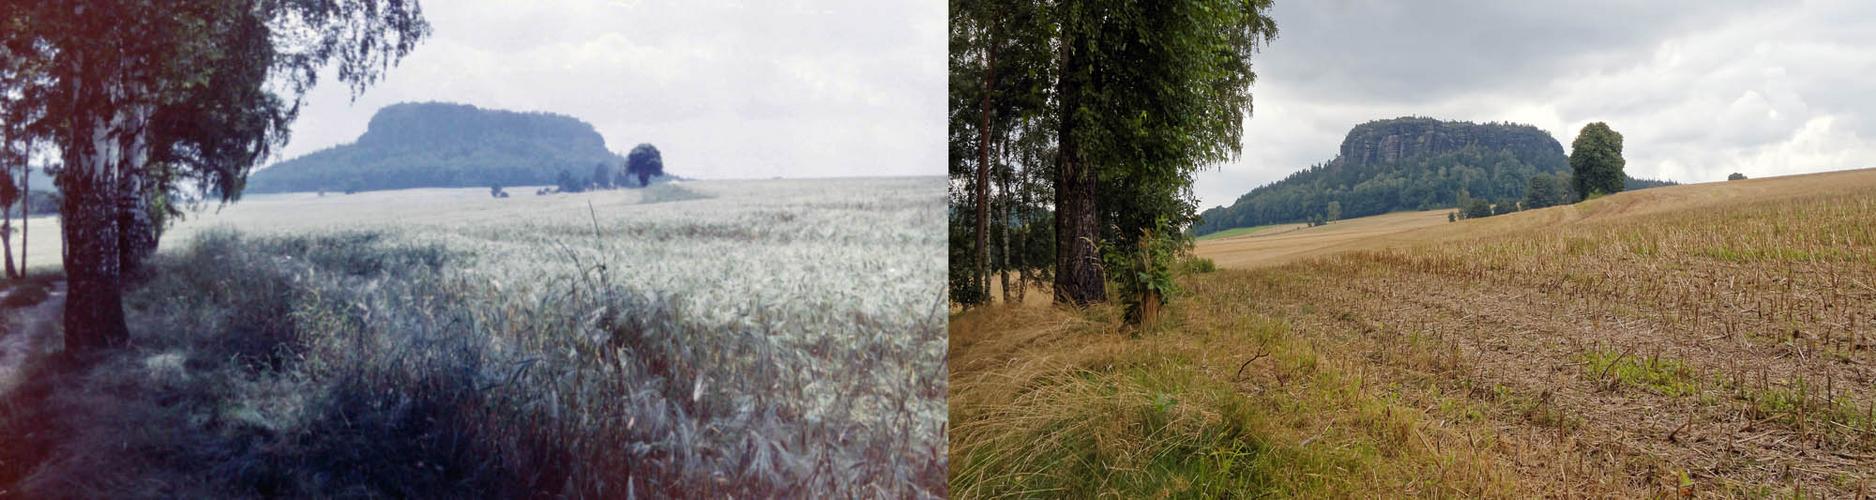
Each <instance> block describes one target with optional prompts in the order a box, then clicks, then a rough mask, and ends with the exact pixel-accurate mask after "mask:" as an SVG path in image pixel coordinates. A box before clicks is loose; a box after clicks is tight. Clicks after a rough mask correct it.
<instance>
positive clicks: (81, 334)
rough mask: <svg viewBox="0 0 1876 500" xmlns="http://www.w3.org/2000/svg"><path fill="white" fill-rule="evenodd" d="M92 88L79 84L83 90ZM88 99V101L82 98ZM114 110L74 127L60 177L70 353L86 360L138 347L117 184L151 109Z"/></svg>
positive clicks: (115, 93) (112, 89)
mask: <svg viewBox="0 0 1876 500" xmlns="http://www.w3.org/2000/svg"><path fill="white" fill-rule="evenodd" d="M86 83H87V82H82V81H78V82H74V83H73V85H79V86H81V87H80V88H81V89H82V88H84V87H82V86H83V85H85V84H86ZM91 85H94V86H100V87H104V88H103V89H101V90H97V91H95V92H99V93H101V94H104V95H102V96H100V97H101V98H103V101H104V102H106V103H115V102H117V101H118V100H119V99H121V98H122V96H123V95H124V92H123V89H122V88H121V87H118V86H116V85H98V84H91ZM80 92H81V93H80V95H84V94H83V93H82V92H83V90H81V91H80ZM92 109H103V110H110V111H106V112H100V113H96V114H95V115H94V116H90V117H87V118H80V119H74V120H73V122H72V123H73V125H72V128H73V130H69V131H68V133H70V134H71V139H72V140H71V141H70V142H69V144H71V145H72V146H74V147H67V148H64V151H63V154H64V157H65V158H64V159H65V171H64V172H61V173H60V174H59V176H60V187H61V188H63V191H64V193H63V194H64V199H63V200H62V201H61V202H60V204H59V216H60V224H59V226H60V228H59V229H60V232H61V233H62V235H63V236H64V237H65V245H64V246H65V255H64V264H65V275H66V281H67V295H66V299H65V317H64V320H65V351H66V352H67V353H68V354H79V353H85V352H91V351H95V350H98V349H101V348H105V347H114V346H121V345H124V344H125V343H127V342H128V341H129V339H130V333H129V329H128V328H126V326H125V324H124V294H123V282H122V268H121V267H120V265H119V264H120V263H119V261H118V245H119V242H118V239H119V235H118V224H117V207H118V201H117V198H118V196H117V195H118V189H117V187H118V186H117V180H118V179H117V176H118V175H119V174H120V172H119V170H120V167H122V166H123V165H124V158H125V154H124V152H125V150H126V146H127V145H129V144H126V143H134V142H136V141H138V140H140V139H137V138H127V137H126V135H137V134H125V133H124V132H125V131H129V130H141V129H142V128H143V127H142V125H143V124H142V123H141V122H142V121H144V120H147V118H148V116H147V114H146V112H145V111H144V110H143V109H140V108H135V107H120V106H115V105H105V106H95V107H93V108H92Z"/></svg>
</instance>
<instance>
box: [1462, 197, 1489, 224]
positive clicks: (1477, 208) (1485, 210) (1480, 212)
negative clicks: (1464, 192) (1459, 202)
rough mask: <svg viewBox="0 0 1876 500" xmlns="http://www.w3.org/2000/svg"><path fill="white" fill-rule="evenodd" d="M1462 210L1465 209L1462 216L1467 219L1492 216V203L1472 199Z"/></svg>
mask: <svg viewBox="0 0 1876 500" xmlns="http://www.w3.org/2000/svg"><path fill="white" fill-rule="evenodd" d="M1463 208H1465V214H1464V215H1465V217H1466V218H1467V219H1477V218H1481V217H1491V216H1492V202H1489V201H1485V199H1484V198H1473V199H1472V200H1471V201H1470V202H1467V203H1466V206H1465V207H1463Z"/></svg>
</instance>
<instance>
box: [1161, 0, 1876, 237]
mask: <svg viewBox="0 0 1876 500" xmlns="http://www.w3.org/2000/svg"><path fill="white" fill-rule="evenodd" d="M1271 14H1272V16H1273V17H1274V18H1275V20H1276V22H1277V28H1278V37H1277V39H1276V40H1274V41H1273V42H1272V43H1271V44H1270V45H1269V46H1267V47H1265V48H1264V50H1263V52H1261V53H1259V54H1257V55H1256V56H1255V57H1253V59H1252V65H1253V67H1254V69H1255V71H1256V72H1257V76H1258V79H1257V83H1256V84H1255V85H1253V86H1252V95H1253V109H1252V113H1251V117H1250V119H1249V120H1247V121H1246V122H1245V124H1244V125H1245V131H1244V143H1243V150H1242V155H1241V156H1240V157H1239V158H1238V159H1237V160H1235V161H1232V162H1229V163H1227V164H1224V165H1220V166H1218V167H1216V168H1213V169H1210V170H1207V171H1204V172H1202V173H1200V174H1199V175H1198V176H1197V177H1196V178H1195V179H1194V182H1195V185H1194V191H1195V194H1197V195H1198V196H1199V198H1200V208H1201V209H1204V208H1209V207H1213V206H1218V205H1228V204H1230V203H1232V202H1233V201H1235V200H1236V199H1237V198H1238V196H1241V195H1243V194H1244V193H1245V192H1248V191H1250V190H1251V189H1252V188H1254V187H1257V186H1260V185H1264V184H1268V183H1271V182H1274V181H1277V180H1280V179H1282V178H1283V177H1284V176H1286V175H1289V174H1290V173H1292V172H1295V171H1297V170H1301V169H1303V168H1307V167H1309V166H1310V165H1314V164H1317V163H1322V162H1325V161H1328V160H1330V159H1332V158H1334V156H1335V153H1336V151H1337V147H1338V146H1339V145H1340V144H1341V141H1342V138H1343V136H1344V135H1345V134H1346V133H1347V132H1348V129H1349V128H1351V127H1353V126H1355V125H1358V124H1360V123H1363V122H1367V121H1371V120H1377V119H1384V118H1394V117H1400V116H1409V115H1415V116H1429V117H1434V118H1441V119H1448V120H1469V121H1476V122H1487V121H1510V122H1517V123H1528V124H1531V125H1536V126H1537V127H1539V128H1542V129H1544V130H1547V131H1549V132H1550V134H1551V136H1552V137H1555V138H1556V139H1557V141H1558V142H1560V143H1562V144H1563V146H1564V149H1565V150H1566V151H1567V150H1568V149H1569V147H1570V141H1571V140H1573V139H1575V138H1576V133H1577V131H1579V130H1581V129H1582V127H1583V126H1584V125H1586V124H1588V123H1590V122H1596V121H1601V122H1606V123H1608V124H1609V126H1610V127H1612V128H1614V129H1615V130H1616V131H1617V132H1620V133H1622V135H1623V136H1624V144H1623V146H1624V149H1623V156H1624V157H1625V158H1626V159H1627V160H1628V167H1627V171H1628V173H1629V175H1631V176H1635V177H1646V178H1665V179H1671V180H1675V181H1679V182H1683V183H1686V182H1708V181H1718V180H1723V179H1725V178H1726V175H1727V174H1730V173H1732V172H1740V173H1744V174H1746V175H1747V176H1749V177H1765V176H1773V175H1784V174H1795V173H1806V172H1821V171H1829V170H1843V169H1850V168H1866V167H1876V2H1869V1H1867V0H1839V1H1779V2H1769V1H1738V0H1710V1H1681V2H1668V1H1649V2H1634V1H1607V0H1599V1H1571V2H1542V1H1540V2H1523V1H1519V2H1504V1H1496V0H1478V1H1459V0H1430V1H1417V2H1395V1H1380V0H1277V1H1276V5H1275V7H1274V8H1273V9H1272V12H1271Z"/></svg>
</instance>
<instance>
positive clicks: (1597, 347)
mask: <svg viewBox="0 0 1876 500" xmlns="http://www.w3.org/2000/svg"><path fill="white" fill-rule="evenodd" d="M1415 216H1417V214H1395V215H1389V216H1380V217H1376V218H1371V219H1368V220H1364V219H1357V220H1352V221H1344V222H1338V223H1334V224H1330V225H1328V226H1324V227H1320V228H1312V229H1308V230H1300V231H1295V232H1291V233H1284V235H1287V236H1289V237H1291V238H1292V239H1290V240H1289V241H1281V240H1279V238H1281V237H1283V236H1282V235H1275V234H1272V235H1253V236H1249V237H1243V238H1233V239H1222V240H1212V241H1204V242H1200V243H1199V245H1198V250H1197V253H1198V254H1199V255H1200V256H1208V257H1212V258H1215V259H1217V260H1218V262H1219V264H1220V267H1227V268H1230V267H1237V268H1238V269H1226V270H1221V271H1219V272H1215V273H1209V274H1198V275H1189V276H1185V277H1183V278H1181V279H1182V284H1183V285H1184V286H1185V287H1186V294H1185V295H1182V296H1181V297H1178V300H1177V301H1176V302H1175V303H1174V305H1173V306H1172V307H1171V308H1170V309H1169V311H1168V312H1169V314H1168V318H1167V319H1166V320H1165V321H1164V322H1162V323H1161V324H1159V325H1155V326H1153V327H1151V328H1147V329H1144V330H1133V329H1130V328H1126V327H1122V326H1118V324H1117V320H1116V314H1115V313H1114V311H1112V310H1110V309H1108V308H1095V309H1091V310H1089V311H1086V312H1073V311H1064V310H1055V309H1049V308H1035V307H998V308H990V309H985V310H980V311H972V312H970V313H965V314H962V315H956V316H953V319H952V325H951V330H952V331H951V335H952V346H951V354H950V356H951V364H952V366H953V369H954V375H953V377H954V378H953V388H954V392H953V396H952V399H953V406H952V420H951V424H952V425H953V426H954V433H953V436H954V442H953V444H952V453H953V464H954V469H953V472H952V482H953V488H954V491H958V492H961V493H963V494H964V496H997V495H1000V494H1004V493H1009V492H1015V491H1025V490H1039V491H1063V492H1070V493H1071V494H1083V493H1085V494H1102V493H1115V494H1122V495H1128V494H1148V495H1151V494H1165V493H1182V492H1185V493H1204V492H1205V491H1206V490H1203V489H1202V488H1203V487H1205V486H1204V485H1205V484H1207V483H1208V482H1209V483H1218V484H1228V485H1232V486H1233V487H1234V488H1236V489H1238V490H1240V491H1242V490H1251V491H1259V492H1264V493H1270V494H1278V495H1285V496H1291V495H1295V496H1317V495H1331V496H1345V495H1353V496H1369V495H1401V494H1405V495H1412V496H1501V497H1529V496H1618V497H1634V496H1681V495H1693V496H1702V497H1708V496H1719V497H1767V496H1791V495H1801V496H1820V497H1856V496H1858V495H1867V494H1869V493H1868V492H1869V491H1870V490H1871V488H1872V483H1873V482H1876V475H1873V473H1872V471H1876V223H1873V222H1872V221H1876V170H1858V171H1846V172H1835V173H1829V174H1816V175H1805V176H1792V177H1782V178H1767V179H1754V180H1749V181H1736V182H1725V183H1712V184H1700V185H1688V186H1680V187H1668V188H1658V189H1650V190H1644V191H1637V192H1632V193H1623V194H1619V195H1615V196H1609V197H1605V198H1600V199H1597V200H1591V201H1588V202H1584V203H1581V204H1577V205H1572V206H1565V207H1556V208H1550V209H1543V210H1534V211H1526V212H1521V213H1516V214H1510V215H1505V216H1498V217H1491V218H1485V219H1475V220H1469V221H1461V222H1457V223H1447V222H1445V221H1444V220H1443V219H1444V217H1443V216H1441V217H1440V219H1442V220H1439V221H1438V223H1437V224H1433V223H1428V224H1420V225H1418V227H1413V228H1408V229H1404V230H1399V231H1393V230H1380V229H1377V228H1374V227H1371V226H1372V225H1373V224H1375V223H1376V222H1377V220H1379V219H1382V218H1386V217H1393V218H1397V219H1398V218H1407V217H1415ZM1405 224H1409V225H1411V222H1407V223H1405ZM1338 225H1340V226H1343V227H1341V228H1338V227H1337V226H1338ZM1310 231H1316V232H1317V233H1316V234H1315V235H1313V236H1312V238H1313V239H1314V240H1315V241H1317V242H1321V244H1320V245H1317V246H1314V247H1313V250H1310V251H1296V248H1297V247H1296V246H1295V245H1297V244H1298V242H1299V241H1300V240H1297V239H1294V237H1295V236H1298V235H1304V234H1305V233H1308V232H1310ZM1352 233H1366V235H1362V234H1352ZM1265 238H1269V239H1268V240H1266V241H1258V240H1260V239H1265ZM1258 245H1265V246H1268V247H1270V248H1279V249H1289V251H1287V252H1286V255H1281V256H1278V257H1277V258H1274V259H1271V260H1246V259H1241V258H1239V257H1237V256H1239V255H1243V254H1242V252H1245V251H1247V249H1253V248H1258ZM1113 416H1119V417H1120V418H1113ZM1027 442H1039V443H1048V444H1050V445H1053V447H1054V448H1051V449H1060V450H1065V451H1062V452H1060V453H1056V452H1050V453H1040V452H1039V451H1038V449H1037V448H1028V447H1027V446H1028V445H1027V444H1024V443H1027ZM1064 464H1069V465H1068V466H1064ZM1200 479H1205V480H1206V481H1200Z"/></svg>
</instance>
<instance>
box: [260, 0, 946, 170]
mask: <svg viewBox="0 0 1876 500" xmlns="http://www.w3.org/2000/svg"><path fill="white" fill-rule="evenodd" d="M423 9H424V13H425V15H426V17H427V18H428V19H429V20H430V23H431V25H432V27H433V28H434V34H433V36H432V37H431V38H430V39H428V40H426V41H425V42H423V44H421V45H419V46H418V47H417V49H416V51H414V52H412V53H411V55H410V57H409V58H407V59H405V60H404V62H403V63H402V64H401V65H399V66H398V67H396V68H393V69H392V70H391V71H390V74H389V75H388V77H387V78H386V79H385V80H384V81H382V82H380V83H378V84H377V85H376V86H374V87H372V88H371V89H370V90H368V91H367V92H366V93H365V94H364V95H363V96H361V97H360V98H359V99H358V101H357V102H356V103H353V102H350V96H349V93H348V91H347V90H346V89H345V87H344V85H342V84H339V82H338V81H337V80H336V79H334V78H331V77H327V78H326V79H325V80H324V81H323V82H321V84H320V86H319V87H317V88H315V89H314V91H313V92H312V93H311V94H309V96H308V101H307V102H306V104H305V108H303V109H302V114H301V116H300V119H299V121H298V122H296V123H295V124H294V125H293V138H292V141H291V142H290V143H289V144H288V145H287V146H286V147H285V148H284V149H283V150H282V152H281V153H282V154H281V155H280V156H277V157H276V158H274V160H275V161H279V160H283V159H288V158H292V157H296V156H299V155H303V154H306V153H310V152H313V151H317V150H319V149H323V148H326V147H330V146H333V145H336V144H341V143H346V142H351V141H353V140H355V139H357V138H358V136H359V134H362V133H364V131H365V125H366V124H367V123H368V122H369V121H370V119H371V115H372V113H373V112H376V111H377V110H378V108H381V107H384V106H386V105H389V104H394V103H398V102H406V101H447V102H458V103H466V104H473V105H476V106H480V107H484V108H499V109H510V110H518V111H548V112H554V113H561V114H565V115H570V116H573V117H575V118H579V119H581V120H584V121H586V122H588V123H591V124H593V126H594V127H595V128H597V129H598V130H599V133H600V134H601V135H603V136H605V138H606V145H607V147H608V148H610V149H612V150H613V151H616V152H619V153H621V154H623V153H624V152H626V151H629V150H630V149H631V148H632V146H633V145H635V144H638V143H641V142H650V143H653V144H656V145H657V146H658V148H659V150H660V151H661V152H662V153H663V154H664V158H665V165H666V168H667V169H668V171H670V172H671V173H674V174H677V175H682V176H687V177H701V178H735V177H772V176H777V175H781V176H789V177H819V176H856V175H867V176H874V175H943V174H944V171H945V168H944V165H945V157H944V155H945V149H944V140H945V125H944V120H945V110H944V106H945V90H946V88H945V85H946V81H945V61H946V58H945V50H946V45H945V44H946V35H945V31H946V24H945V23H946V21H945V10H946V9H945V2H944V0H914V1H900V0H895V1H890V2H874V1H866V0H843V1H820V0H816V1H768V0H749V1H734V0H726V1H701V0H698V1H690V0H686V1H678V0H670V1H651V0H447V1H444V0H426V1H424V2H423Z"/></svg>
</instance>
